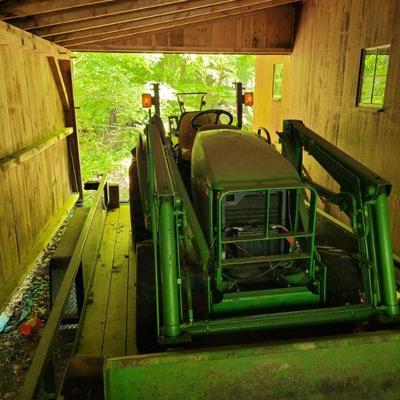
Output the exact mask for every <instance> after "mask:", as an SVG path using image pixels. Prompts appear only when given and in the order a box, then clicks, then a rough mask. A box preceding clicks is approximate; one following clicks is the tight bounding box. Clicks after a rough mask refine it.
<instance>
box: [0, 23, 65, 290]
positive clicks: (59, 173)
mask: <svg viewBox="0 0 400 400" xmlns="http://www.w3.org/2000/svg"><path fill="white" fill-rule="evenodd" d="M4 26H6V25H5V24H2V25H0V31H2V30H4V29H5V28H4ZM14 33H15V35H17V32H14V31H13V30H11V31H7V35H8V36H7V38H9V39H10V35H13V34H14ZM17 36H18V37H19V39H16V41H13V40H11V39H10V41H9V42H10V43H9V44H7V43H8V42H6V43H5V44H2V45H1V46H0V82H1V84H0V138H1V140H0V158H4V157H7V156H10V155H12V154H13V153H15V152H18V151H20V150H22V149H23V148H26V147H29V146H32V145H34V144H36V143H37V142H38V141H40V140H42V139H44V138H46V137H48V136H49V135H51V134H53V133H54V132H56V131H60V130H62V129H64V128H65V118H64V110H63V108H62V104H61V101H60V97H59V93H58V91H57V87H56V85H55V82H54V79H53V76H52V74H51V70H50V67H49V64H48V60H47V55H48V54H56V53H54V52H52V51H49V52H48V53H46V52H45V53H46V54H41V53H40V52H35V51H31V50H28V49H24V43H25V42H24V41H22V42H21V35H17ZM22 36H24V34H23V35H22ZM25 39H26V40H27V41H29V38H28V36H27V37H26V38H25ZM16 43H18V45H17V44H16ZM26 43H28V42H26ZM40 43H41V46H42V48H44V46H45V45H46V44H45V42H40ZM48 46H49V49H52V48H53V47H52V46H53V45H51V44H50V43H49V44H48ZM28 47H29V46H28ZM54 48H55V47H54ZM69 169H70V162H69V154H68V147H67V140H66V139H63V140H60V141H58V142H56V143H55V144H54V145H52V146H51V147H49V148H47V149H45V150H43V151H41V152H40V151H37V152H34V153H32V156H31V157H30V158H29V159H28V158H27V159H26V160H25V161H21V162H18V163H13V165H12V167H9V166H4V165H3V167H2V168H1V169H0V181H1V182H2V184H1V185H0V186H1V188H0V202H1V207H0V209H1V210H0V290H2V287H3V285H7V283H8V282H11V281H14V279H13V274H14V273H17V272H16V271H19V272H18V273H20V271H21V265H20V263H21V262H22V260H23V259H24V257H25V259H26V256H27V254H29V252H30V251H31V249H32V247H33V246H34V245H35V243H36V242H37V240H38V237H39V236H40V234H41V233H42V232H43V231H44V229H45V228H46V226H47V225H48V223H49V221H50V220H51V218H52V217H53V216H54V215H55V214H56V213H57V212H58V211H59V210H60V209H61V207H62V205H63V204H64V203H65V201H66V200H67V198H69V196H70V194H71V192H72V191H71V183H70V177H69ZM22 267H23V266H22ZM15 282H17V280H15ZM9 286H10V285H7V288H8V289H9ZM8 289H7V290H8Z"/></svg>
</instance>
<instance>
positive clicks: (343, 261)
mask: <svg viewBox="0 0 400 400" xmlns="http://www.w3.org/2000/svg"><path fill="white" fill-rule="evenodd" d="M320 255H321V261H322V262H323V264H324V265H325V266H326V267H327V303H328V305H329V306H333V307H338V306H344V305H347V304H359V303H360V302H361V298H360V293H361V291H362V287H363V285H362V281H361V277H360V273H359V268H358V265H357V261H356V260H355V259H353V258H351V257H350V256H348V255H347V254H346V253H343V252H340V251H339V252H338V251H335V249H332V250H331V251H329V250H328V251H323V252H320Z"/></svg>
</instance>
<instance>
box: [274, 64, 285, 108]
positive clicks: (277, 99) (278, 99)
mask: <svg viewBox="0 0 400 400" xmlns="http://www.w3.org/2000/svg"><path fill="white" fill-rule="evenodd" d="M277 65H282V75H281V79H280V80H281V90H280V94H279V97H278V96H275V94H274V93H275V71H276V66H277ZM283 71H284V64H283V63H282V62H280V63H279V62H278V63H274V67H273V70H272V100H275V101H280V100H282V84H283Z"/></svg>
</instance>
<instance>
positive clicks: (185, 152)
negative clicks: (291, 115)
mask: <svg viewBox="0 0 400 400" xmlns="http://www.w3.org/2000/svg"><path fill="white" fill-rule="evenodd" d="M197 113H198V111H189V112H186V113H184V114H182V116H181V119H180V121H179V125H178V136H179V152H180V156H181V157H182V158H183V159H185V160H187V161H190V159H191V158H192V147H193V143H194V139H195V137H196V133H197V129H195V128H193V126H192V124H191V121H192V118H193V117H194V116H195V115H196V114H197ZM213 118H214V119H215V117H213V114H208V115H204V117H203V118H199V120H198V122H203V121H204V125H205V126H209V125H212V124H211V121H212V119H213ZM213 126H216V125H213Z"/></svg>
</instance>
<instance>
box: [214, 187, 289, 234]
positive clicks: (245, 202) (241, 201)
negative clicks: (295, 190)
mask: <svg viewBox="0 0 400 400" xmlns="http://www.w3.org/2000/svg"><path fill="white" fill-rule="evenodd" d="M282 197H283V196H282V192H272V193H271V197H270V205H269V221H268V222H269V224H270V225H271V224H281V223H282V205H283V201H282ZM265 217H266V216H265V193H264V192H247V193H246V192H238V193H232V194H228V195H226V196H225V198H224V201H223V206H222V226H223V229H227V228H233V227H243V226H253V227H255V226H259V227H260V228H261V229H263V226H264V223H265Z"/></svg>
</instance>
